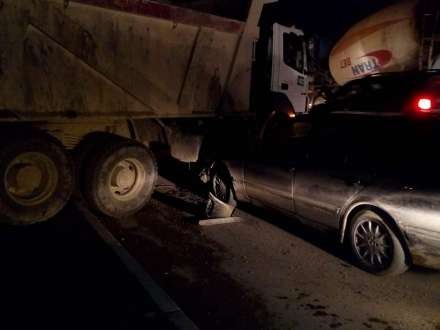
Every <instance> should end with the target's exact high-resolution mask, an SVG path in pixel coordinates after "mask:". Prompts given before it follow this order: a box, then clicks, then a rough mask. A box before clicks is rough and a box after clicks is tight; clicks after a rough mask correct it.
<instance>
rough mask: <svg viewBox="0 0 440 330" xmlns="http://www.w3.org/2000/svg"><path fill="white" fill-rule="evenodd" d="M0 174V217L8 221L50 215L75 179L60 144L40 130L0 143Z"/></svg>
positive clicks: (21, 222) (67, 196)
mask: <svg viewBox="0 0 440 330" xmlns="http://www.w3.org/2000/svg"><path fill="white" fill-rule="evenodd" d="M0 175H1V177H2V180H1V181H0V215H1V220H0V221H2V222H6V223H8V224H12V225H29V224H34V223H38V222H43V221H46V220H48V219H50V218H52V217H54V216H55V215H56V214H57V213H58V212H59V211H61V209H62V208H63V207H64V206H65V205H66V204H67V202H68V201H69V199H70V196H71V194H72V191H73V187H74V182H75V180H74V175H73V168H72V163H71V161H70V159H69V158H68V156H67V155H66V152H65V151H64V148H63V146H62V145H61V144H60V143H59V142H58V140H56V139H55V138H53V137H52V136H49V135H47V134H44V133H40V132H32V133H30V134H27V135H24V137H21V138H18V137H17V138H13V141H12V142H9V143H8V144H7V145H4V146H2V147H0Z"/></svg>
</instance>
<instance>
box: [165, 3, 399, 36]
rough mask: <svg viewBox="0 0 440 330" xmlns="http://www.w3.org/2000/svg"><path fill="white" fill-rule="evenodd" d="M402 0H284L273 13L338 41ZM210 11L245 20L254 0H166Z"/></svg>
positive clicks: (305, 28)
mask: <svg viewBox="0 0 440 330" xmlns="http://www.w3.org/2000/svg"><path fill="white" fill-rule="evenodd" d="M399 1H402V0H337V1H331V0H280V4H279V5H276V6H274V7H276V9H274V10H273V11H272V13H271V14H270V15H274V17H278V18H279V20H280V23H284V24H286V25H292V24H295V25H296V26H297V27H299V28H301V29H303V30H305V31H306V32H307V33H310V34H318V35H320V36H322V37H323V38H325V39H328V40H329V41H333V42H334V41H336V40H337V39H338V38H339V37H341V36H342V34H343V33H344V32H345V31H346V30H347V29H348V28H350V27H351V26H352V25H353V24H354V23H356V22H358V21H359V20H360V19H362V18H364V17H366V16H368V15H370V14H372V13H374V12H376V11H378V10H380V9H381V8H383V7H385V6H387V5H390V4H393V3H396V2H399ZM161 2H167V3H171V4H174V5H177V6H183V7H188V8H192V9H195V10H200V11H204V12H208V13H211V14H214V15H219V16H224V17H229V18H233V19H238V20H242V21H244V20H245V19H246V17H247V12H248V9H249V6H250V3H251V0H163V1H161Z"/></svg>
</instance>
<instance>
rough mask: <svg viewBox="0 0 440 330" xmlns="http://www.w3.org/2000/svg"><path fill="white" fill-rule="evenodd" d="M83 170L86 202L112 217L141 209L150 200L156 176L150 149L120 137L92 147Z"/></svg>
mask: <svg viewBox="0 0 440 330" xmlns="http://www.w3.org/2000/svg"><path fill="white" fill-rule="evenodd" d="M84 172H85V173H84V175H85V180H84V185H83V195H84V197H85V199H86V201H87V202H88V204H89V206H90V207H91V208H92V209H93V210H95V211H98V212H100V213H102V214H104V215H106V216H109V217H112V218H124V217H126V216H129V215H132V214H134V213H136V212H138V211H140V210H141V209H142V208H143V207H144V206H145V205H146V204H147V203H148V202H149V201H150V199H151V196H152V194H153V192H154V189H155V186H156V181H157V177H158V169H157V163H156V160H155V157H154V155H153V154H152V152H151V151H150V150H149V149H148V148H147V147H146V146H144V145H142V144H140V143H138V142H135V141H132V140H128V139H123V138H115V139H111V140H110V141H107V143H104V144H103V145H100V146H99V150H97V149H96V148H95V149H94V153H93V155H91V157H90V159H89V160H88V161H86V162H85V167H84Z"/></svg>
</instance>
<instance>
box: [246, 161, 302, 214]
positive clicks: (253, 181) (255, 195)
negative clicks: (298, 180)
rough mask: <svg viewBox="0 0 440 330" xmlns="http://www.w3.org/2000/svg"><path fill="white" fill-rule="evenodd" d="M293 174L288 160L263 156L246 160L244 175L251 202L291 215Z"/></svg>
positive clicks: (293, 170)
mask: <svg viewBox="0 0 440 330" xmlns="http://www.w3.org/2000/svg"><path fill="white" fill-rule="evenodd" d="M294 174H295V168H294V167H293V165H291V164H290V163H288V162H280V161H277V160H272V159H264V158H260V159H255V160H250V161H247V162H246V164H245V169H244V177H245V184H246V193H247V195H248V196H249V199H250V200H251V203H252V204H255V205H259V206H264V207H267V208H271V209H275V210H277V211H280V212H281V213H284V214H287V215H291V214H292V213H293V212H294V208H293V195H292V194H293V179H294Z"/></svg>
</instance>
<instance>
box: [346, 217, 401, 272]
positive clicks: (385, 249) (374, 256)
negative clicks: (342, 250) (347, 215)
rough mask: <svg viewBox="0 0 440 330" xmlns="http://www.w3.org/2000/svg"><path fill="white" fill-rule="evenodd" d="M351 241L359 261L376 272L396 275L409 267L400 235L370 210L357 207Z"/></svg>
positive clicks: (369, 270)
mask: <svg viewBox="0 0 440 330" xmlns="http://www.w3.org/2000/svg"><path fill="white" fill-rule="evenodd" d="M350 245H351V248H352V251H353V255H354V257H355V258H356V260H357V262H358V264H359V265H360V267H361V268H363V269H364V270H366V271H368V272H370V273H373V274H376V275H399V274H401V273H404V272H405V271H406V270H407V269H408V264H407V262H406V254H405V250H404V248H403V245H402V243H401V242H400V240H399V238H398V237H397V235H396V234H395V232H394V231H393V229H391V228H390V227H389V226H388V224H387V223H386V222H385V221H384V220H383V219H382V218H381V217H380V216H379V215H378V214H377V213H375V212H373V211H369V210H366V211H360V212H359V213H358V214H356V215H355V216H354V218H353V223H352V225H351V228H350Z"/></svg>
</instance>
